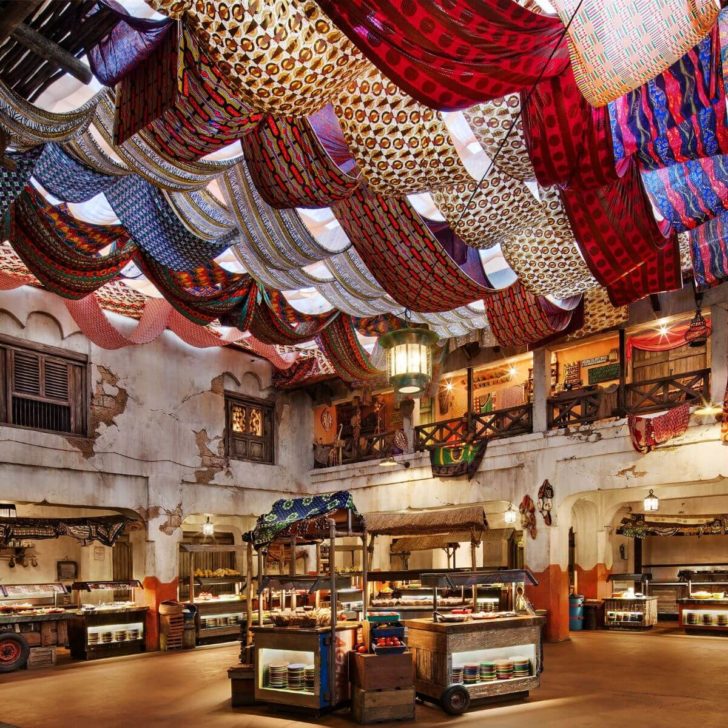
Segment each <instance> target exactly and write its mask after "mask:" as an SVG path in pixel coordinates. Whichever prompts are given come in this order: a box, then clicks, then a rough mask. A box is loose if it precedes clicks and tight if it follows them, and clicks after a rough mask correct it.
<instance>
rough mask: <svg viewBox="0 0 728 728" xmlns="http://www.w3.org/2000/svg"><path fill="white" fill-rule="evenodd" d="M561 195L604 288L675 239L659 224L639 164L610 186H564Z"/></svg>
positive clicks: (588, 260) (573, 228) (580, 241)
mask: <svg viewBox="0 0 728 728" xmlns="http://www.w3.org/2000/svg"><path fill="white" fill-rule="evenodd" d="M561 199H562V202H563V203H564V209H565V210H566V213H567V215H568V216H569V222H570V223H571V229H572V230H573V231H574V237H575V238H576V241H577V242H578V243H579V248H580V249H581V252H582V254H583V256H584V260H585V261H586V264H587V265H588V266H589V270H591V272H592V273H593V275H594V277H595V278H596V279H597V280H598V281H599V283H601V284H602V285H604V286H608V285H610V284H611V283H614V282H615V281H616V280H618V279H619V278H621V277H622V276H623V275H625V274H626V273H628V272H629V271H631V270H632V269H633V268H636V267H637V266H639V265H641V264H642V263H644V262H645V261H647V260H650V259H652V258H654V255H655V252H656V251H657V250H660V249H662V248H664V247H665V246H666V245H668V244H672V243H674V236H673V238H672V239H668V238H665V237H663V235H662V233H661V232H660V230H659V228H658V226H657V223H656V222H655V218H654V215H653V213H652V208H651V207H650V203H649V200H648V199H647V196H646V194H645V191H644V189H643V187H642V183H641V181H640V174H639V172H638V170H637V167H636V165H635V164H631V165H630V168H629V170H628V171H627V172H626V173H625V175H624V176H623V177H621V178H620V179H618V180H617V181H615V182H612V183H611V184H609V185H605V186H604V187H600V188H598V189H589V190H582V189H576V188H571V189H568V190H564V191H562V193H561Z"/></svg>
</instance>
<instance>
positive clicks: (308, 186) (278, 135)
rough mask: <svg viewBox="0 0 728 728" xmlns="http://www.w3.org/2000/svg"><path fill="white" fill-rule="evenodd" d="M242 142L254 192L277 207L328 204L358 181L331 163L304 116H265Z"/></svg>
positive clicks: (348, 193)
mask: <svg viewBox="0 0 728 728" xmlns="http://www.w3.org/2000/svg"><path fill="white" fill-rule="evenodd" d="M242 144H243V152H244V153H245V160H246V161H247V163H248V169H249V170H250V175H251V177H252V178H253V182H254V183H255V186H256V188H257V189H258V192H259V193H260V195H261V197H262V198H263V199H264V200H265V201H266V202H267V203H268V204H269V205H271V206H272V207H275V208H278V209H281V208H283V209H286V208H290V207H314V208H316V207H328V206H329V205H331V203H333V202H336V200H340V199H343V198H345V197H348V196H349V195H350V194H351V193H352V192H353V191H354V190H355V189H356V188H357V187H358V186H359V183H360V181H361V180H360V178H358V177H350V176H349V175H348V174H346V173H344V172H342V171H341V169H339V167H337V166H336V164H335V163H334V162H333V160H332V159H331V158H330V157H329V155H328V154H327V153H326V150H325V149H324V148H323V146H322V145H321V143H320V142H319V140H318V138H317V137H316V134H315V132H314V131H313V129H312V128H311V125H310V124H309V123H308V121H307V120H306V119H305V118H294V117H282V118H277V119H276V118H273V117H272V116H266V117H265V118H264V119H263V121H262V122H261V123H260V124H259V125H258V126H257V127H256V128H255V129H254V130H253V132H252V133H250V134H247V135H246V136H245V137H243V140H242Z"/></svg>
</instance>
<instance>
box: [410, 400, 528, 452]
mask: <svg viewBox="0 0 728 728" xmlns="http://www.w3.org/2000/svg"><path fill="white" fill-rule="evenodd" d="M532 430H533V407H532V405H531V404H530V403H528V404H522V405H518V406H517V407H509V408H507V409H500V410H494V411H493V412H479V413H473V414H471V415H470V427H468V416H467V415H464V416H463V417H458V418H457V419H452V420H441V421H440V422H433V423H432V424H431V425H419V426H417V427H415V449H416V450H425V449H427V448H428V447H435V446H437V445H445V444H452V445H457V444H458V443H462V442H464V441H465V439H466V438H467V437H468V434H469V433H470V435H471V437H475V438H481V437H489V438H491V439H495V438H501V437H513V436H514V435H523V434H524V433H527V432H531V431H532Z"/></svg>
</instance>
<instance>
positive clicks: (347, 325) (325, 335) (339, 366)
mask: <svg viewBox="0 0 728 728" xmlns="http://www.w3.org/2000/svg"><path fill="white" fill-rule="evenodd" d="M316 341H317V343H318V345H319V348H320V349H321V351H323V353H324V354H325V355H326V358H327V359H328V360H329V361H330V362H331V363H332V365H333V366H334V369H335V370H336V373H337V374H338V375H339V376H340V377H341V378H342V379H344V380H345V381H369V380H372V379H378V378H379V377H381V376H382V373H383V372H382V371H381V370H379V369H377V368H376V367H375V366H374V365H373V364H372V362H371V360H370V358H369V355H368V354H367V353H366V351H365V350H364V348H363V347H362V345H361V344H360V343H359V339H358V338H357V336H356V331H355V330H354V326H353V323H352V321H351V318H349V317H348V316H337V317H336V318H335V319H334V320H333V322H332V323H331V324H329V325H328V326H327V327H326V328H325V329H324V330H323V331H322V332H321V334H320V335H319V336H318V338H317V339H316Z"/></svg>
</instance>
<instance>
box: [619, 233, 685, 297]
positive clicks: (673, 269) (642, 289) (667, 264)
mask: <svg viewBox="0 0 728 728" xmlns="http://www.w3.org/2000/svg"><path fill="white" fill-rule="evenodd" d="M682 285H683V280H682V270H681V265H680V248H679V246H678V243H677V240H674V241H673V242H670V243H668V244H667V245H666V246H665V247H664V248H662V249H661V250H658V251H656V252H655V253H654V254H653V255H652V256H650V257H649V258H648V259H647V260H646V261H645V262H644V263H642V264H641V265H638V266H637V267H636V268H634V269H633V270H631V271H630V272H629V273H627V274H626V275H623V276H622V277H621V278H619V279H617V280H616V281H614V282H613V283H610V284H609V286H607V291H608V293H609V300H610V301H611V303H612V305H613V306H615V307H617V308H619V307H620V306H626V305H628V304H630V303H634V302H635V301H639V300H640V299H641V298H644V297H645V296H649V295H650V294H651V293H661V292H663V291H677V290H680V289H681V288H682Z"/></svg>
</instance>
